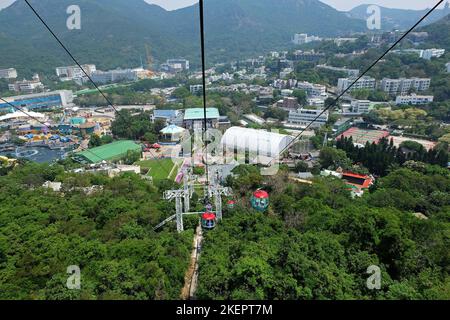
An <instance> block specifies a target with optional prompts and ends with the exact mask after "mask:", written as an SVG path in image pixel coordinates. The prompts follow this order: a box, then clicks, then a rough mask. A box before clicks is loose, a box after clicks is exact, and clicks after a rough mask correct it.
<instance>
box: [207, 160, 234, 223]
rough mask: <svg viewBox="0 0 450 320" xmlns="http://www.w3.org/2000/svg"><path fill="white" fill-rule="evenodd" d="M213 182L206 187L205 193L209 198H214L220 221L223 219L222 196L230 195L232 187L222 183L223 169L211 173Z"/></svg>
mask: <svg viewBox="0 0 450 320" xmlns="http://www.w3.org/2000/svg"><path fill="white" fill-rule="evenodd" d="M210 177H211V184H210V185H208V186H206V187H205V194H206V195H208V198H210V199H212V198H214V204H215V206H216V217H217V220H218V221H221V220H222V196H226V197H228V196H230V195H231V189H230V188H228V187H223V186H221V185H220V181H221V179H222V171H221V170H220V169H219V168H217V169H216V170H214V172H213V174H210Z"/></svg>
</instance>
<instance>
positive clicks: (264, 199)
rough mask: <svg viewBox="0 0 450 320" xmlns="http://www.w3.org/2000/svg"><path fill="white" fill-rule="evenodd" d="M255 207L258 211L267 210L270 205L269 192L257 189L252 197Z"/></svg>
mask: <svg viewBox="0 0 450 320" xmlns="http://www.w3.org/2000/svg"><path fill="white" fill-rule="evenodd" d="M251 204H252V207H253V209H255V210H258V211H261V212H263V211H266V210H267V208H268V207H269V194H268V193H267V192H266V191H264V190H256V191H255V192H254V193H253V196H252V198H251Z"/></svg>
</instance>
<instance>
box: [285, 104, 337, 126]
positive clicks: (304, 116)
mask: <svg viewBox="0 0 450 320" xmlns="http://www.w3.org/2000/svg"><path fill="white" fill-rule="evenodd" d="M328 117H329V112H328V111H325V112H324V111H323V110H321V109H317V110H311V109H303V108H300V109H297V110H295V111H293V110H291V111H290V112H289V116H288V123H289V124H295V125H299V126H304V127H306V126H308V125H310V124H311V125H310V127H311V128H318V127H321V126H323V125H325V124H327V122H328ZM313 121H314V122H313Z"/></svg>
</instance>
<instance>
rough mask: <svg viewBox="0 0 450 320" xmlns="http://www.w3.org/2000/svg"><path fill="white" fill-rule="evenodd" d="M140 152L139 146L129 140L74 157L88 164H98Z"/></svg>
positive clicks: (90, 150) (83, 152) (77, 154)
mask: <svg viewBox="0 0 450 320" xmlns="http://www.w3.org/2000/svg"><path fill="white" fill-rule="evenodd" d="M130 150H131V151H140V150H141V146H140V145H138V144H136V143H134V142H133V141H130V140H120V141H115V142H112V143H108V144H105V145H103V146H100V147H96V148H92V149H89V150H85V151H81V152H77V153H76V154H75V157H76V158H78V159H83V160H87V161H88V162H90V163H98V162H101V161H103V160H117V159H119V158H121V157H122V156H124V155H126V153H127V152H128V151H130Z"/></svg>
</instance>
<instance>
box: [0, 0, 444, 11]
mask: <svg viewBox="0 0 450 320" xmlns="http://www.w3.org/2000/svg"><path fill="white" fill-rule="evenodd" d="M14 1H15V0H0V8H3V7H6V6H8V5H10V4H11V3H13V2H14ZM146 1H147V2H149V3H156V4H158V5H160V6H161V7H163V8H166V9H168V10H173V9H177V8H182V7H187V6H190V5H192V4H194V3H196V2H197V1H198V0H146ZM206 1H207V0H206ZM223 1H226V0H223ZM321 1H322V2H324V3H327V4H329V5H331V6H333V7H335V8H336V9H338V10H349V9H351V8H353V7H356V6H357V5H360V4H365V3H371V4H378V5H380V6H385V7H390V8H403V9H425V8H431V7H433V6H434V5H435V4H436V3H437V2H438V1H439V0H321ZM75 3H76V0H74V4H75Z"/></svg>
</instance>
